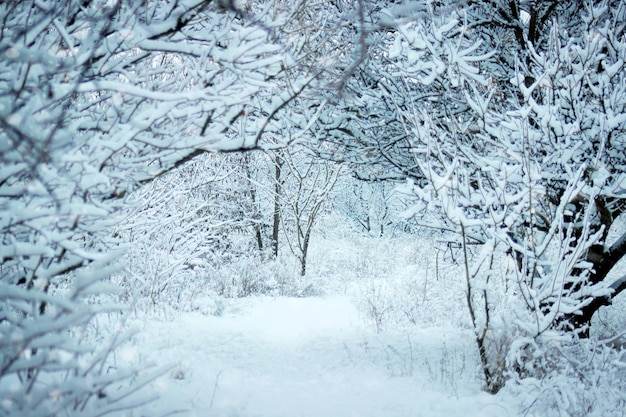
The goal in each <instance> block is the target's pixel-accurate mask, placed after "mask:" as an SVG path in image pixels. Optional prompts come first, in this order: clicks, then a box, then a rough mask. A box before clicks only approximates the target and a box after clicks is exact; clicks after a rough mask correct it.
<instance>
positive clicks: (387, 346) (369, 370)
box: [122, 295, 518, 417]
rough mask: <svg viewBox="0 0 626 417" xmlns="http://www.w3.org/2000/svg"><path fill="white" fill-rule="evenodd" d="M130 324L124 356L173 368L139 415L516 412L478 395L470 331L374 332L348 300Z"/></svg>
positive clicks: (263, 301)
mask: <svg viewBox="0 0 626 417" xmlns="http://www.w3.org/2000/svg"><path fill="white" fill-rule="evenodd" d="M134 324H136V325H137V324H138V325H139V326H140V327H141V328H142V329H141V330H142V331H141V332H140V333H139V335H138V336H137V338H136V343H135V344H134V346H132V347H129V348H127V350H126V351H125V352H122V355H125V356H126V358H127V359H128V358H133V359H134V360H137V361H142V362H146V361H152V362H155V363H156V364H158V365H159V366H165V365H167V364H171V366H172V368H171V370H170V371H168V372H167V373H166V374H164V375H163V376H161V377H160V378H158V379H157V380H156V381H155V382H154V383H153V384H152V387H151V389H152V390H154V391H156V393H157V394H158V395H159V396H160V399H159V400H158V401H156V402H153V403H151V404H149V405H147V406H145V407H143V408H142V409H140V410H136V411H135V412H136V413H137V414H136V415H142V416H158V415H173V414H176V415H178V412H180V413H181V415H189V416H193V417H195V416H219V417H222V416H223V417H235V416H240V417H253V416H255V417H261V416H263V417H281V416H284V417H298V416H301V417H306V416H310V417H351V416H358V417H369V416H371V417H393V416H398V417H400V416H402V417H411V416H415V417H418V416H420V417H428V416H432V417H435V416H441V417H444V416H445V417H453V416H459V417H460V416H463V417H473V416H476V417H490V416H493V417H506V416H515V415H518V405H517V404H516V401H515V400H514V399H512V398H510V396H507V395H506V394H499V395H496V396H492V395H489V394H486V393H484V392H482V391H481V381H480V378H479V375H480V372H479V368H478V366H477V364H478V361H477V357H476V353H475V347H474V346H473V345H472V338H471V335H470V334H469V333H468V331H466V330H462V329H459V328H453V327H450V328H442V327H440V326H439V327H431V328H429V327H419V326H414V327H413V328H411V329H408V330H407V329H404V330H402V331H397V330H396V331H393V332H391V331H385V330H383V331H377V329H376V328H374V327H373V326H372V325H371V324H370V323H369V321H368V320H365V319H364V318H363V315H362V314H361V313H360V312H359V310H358V309H357V308H356V307H355V304H354V302H353V299H352V298H351V297H349V296H347V295H334V296H333V295H328V296H322V297H309V298H288V297H252V298H246V299H238V300H232V301H231V302H230V303H229V304H228V306H227V308H226V311H224V313H223V314H222V315H221V316H213V315H203V314H201V313H198V312H190V313H182V314H177V315H176V317H175V318H169V319H167V320H155V319H150V320H136V321H135V323H134ZM378 330H380V329H378ZM168 413H171V414H168Z"/></svg>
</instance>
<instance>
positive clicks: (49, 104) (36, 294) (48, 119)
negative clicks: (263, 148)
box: [0, 0, 297, 416]
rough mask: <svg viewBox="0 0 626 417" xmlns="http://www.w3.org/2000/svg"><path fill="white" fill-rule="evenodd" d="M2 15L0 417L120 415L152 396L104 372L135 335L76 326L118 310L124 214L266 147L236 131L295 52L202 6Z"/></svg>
mask: <svg viewBox="0 0 626 417" xmlns="http://www.w3.org/2000/svg"><path fill="white" fill-rule="evenodd" d="M269 6H271V5H267V6H266V7H269ZM261 12H262V10H261ZM260 15H261V16H263V13H261V14H260ZM0 19H1V20H2V28H1V29H0V219H1V220H0V230H1V232H0V258H1V266H0V399H1V404H0V407H1V409H2V412H1V414H3V415H7V416H27V415H40V416H48V415H50V416H51V415H58V414H60V413H61V414H64V415H85V416H94V415H106V414H112V413H119V412H120V410H122V409H125V408H129V407H132V406H134V405H136V404H137V403H138V402H141V401H143V400H144V399H143V398H140V399H138V398H137V397H135V396H133V395H132V394H133V393H135V391H136V390H137V388H138V387H140V386H141V385H142V383H143V382H142V379H136V378H133V379H131V378H129V377H130V376H132V375H133V372H134V371H132V370H130V371H119V372H113V371H112V369H113V368H112V367H110V366H106V363H107V361H109V360H110V354H111V352H112V351H114V349H115V347H116V346H117V345H118V344H119V343H120V340H123V339H124V338H123V337H121V336H116V337H115V339H114V340H113V341H112V342H111V343H110V344H108V345H106V346H103V347H97V346H93V345H91V344H90V341H89V340H85V338H84V335H85V332H83V331H81V329H84V328H85V326H86V325H87V324H88V323H89V322H90V321H91V319H92V318H93V317H94V315H96V314H97V313H98V312H101V311H107V310H110V309H111V308H117V307H115V306H107V305H100V304H98V303H96V301H97V300H98V299H97V298H94V294H97V293H99V292H101V291H103V290H105V288H103V287H102V286H101V285H100V284H101V283H103V282H105V281H106V279H107V278H108V277H109V276H110V275H111V274H112V273H114V272H116V271H119V270H120V268H121V264H120V262H119V261H120V259H121V258H120V240H119V236H118V235H115V234H113V233H112V230H113V227H114V226H115V225H116V223H117V222H118V221H119V216H118V214H119V213H121V212H122V209H123V208H124V207H125V205H126V204H127V201H126V197H127V196H128V194H129V193H130V192H132V191H133V190H134V189H136V188H137V186H140V185H141V184H147V183H148V182H150V181H152V180H153V179H154V178H156V177H159V176H160V175H163V174H164V173H166V172H167V171H168V170H171V169H173V168H174V167H177V166H182V165H183V163H184V162H186V161H188V160H190V159H192V158H194V157H196V156H198V155H200V154H203V153H205V152H210V151H233V150H237V149H251V148H255V147H259V146H260V144H261V143H260V141H261V139H262V138H261V135H253V136H251V137H237V138H235V137H234V135H233V134H232V131H231V127H232V126H233V124H234V123H235V121H236V120H237V119H238V118H240V117H242V116H243V115H244V114H245V110H244V108H246V106H249V107H254V105H255V104H258V101H257V102H255V101H254V97H255V94H257V93H258V92H259V91H260V90H262V89H271V87H272V85H273V84H272V82H271V80H272V79H275V78H279V77H280V76H281V75H280V74H285V71H284V69H283V68H282V66H281V65H284V62H285V60H284V56H285V55H284V53H283V52H284V49H285V48H284V46H281V45H279V44H278V43H277V42H274V41H273V40H272V30H271V28H270V27H269V25H267V24H264V23H263V22H262V21H261V20H260V19H253V18H252V17H251V16H249V15H248V14H247V12H244V11H242V10H239V9H238V8H236V7H235V6H234V5H231V4H230V3H229V4H223V3H217V2H207V1H201V0H182V1H165V2H162V1H149V0H146V1H82V0H81V1H79V0H71V1H67V2H65V1H63V2H46V1H44V2H41V1H20V2H18V1H10V2H3V3H2V4H0ZM274 40H275V39H274ZM281 63H282V64H281ZM293 82H294V83H297V80H294V81H293ZM282 99H288V97H287V96H285V97H282ZM264 105H265V106H266V107H265V108H266V109H267V108H269V105H275V106H276V107H279V106H281V102H276V103H270V104H269V105H268V104H267V103H264ZM274 110H275V109H274ZM270 116H271V117H273V116H274V112H273V111H272V110H271V109H270ZM260 129H261V128H259V130H260ZM131 380H135V381H136V384H135V385H134V386H130V385H129V384H130V382H131Z"/></svg>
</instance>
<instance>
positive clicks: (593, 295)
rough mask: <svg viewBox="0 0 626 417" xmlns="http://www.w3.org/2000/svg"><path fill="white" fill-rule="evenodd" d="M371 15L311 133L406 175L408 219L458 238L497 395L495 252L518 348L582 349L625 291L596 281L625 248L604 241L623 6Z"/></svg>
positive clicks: (618, 208) (466, 7) (619, 150)
mask: <svg viewBox="0 0 626 417" xmlns="http://www.w3.org/2000/svg"><path fill="white" fill-rule="evenodd" d="M379 16H380V18H379V20H378V25H377V26H376V27H375V28H374V29H372V30H371V32H370V34H369V39H370V44H371V45H373V46H372V47H371V54H370V58H369V60H368V61H367V62H366V63H364V65H363V66H361V67H360V68H359V70H358V71H356V72H355V76H354V77H353V79H351V81H350V82H349V83H347V84H346V91H345V94H344V100H343V101H342V102H341V103H340V107H339V108H335V109H333V111H334V112H335V113H332V112H329V113H328V114H326V115H323V116H322V117H320V119H319V120H320V123H319V128H320V129H321V130H322V131H324V132H326V135H327V137H326V139H327V141H328V142H329V143H331V144H334V145H339V149H341V150H342V151H343V154H341V158H342V159H343V160H347V161H349V162H351V163H352V164H354V165H357V166H364V167H366V168H370V171H369V173H370V175H372V176H375V177H378V178H398V177H405V178H409V179H410V181H411V182H410V186H409V187H408V188H409V189H410V193H413V194H414V195H415V196H416V197H417V198H418V200H419V202H420V203H419V204H418V205H416V207H415V210H414V214H415V216H416V217H417V218H419V219H420V220H421V221H422V222H424V223H428V224H430V225H432V226H435V227H437V228H442V229H445V230H448V231H450V232H452V233H454V234H456V235H457V236H458V240H459V243H461V245H462V247H463V250H464V252H465V254H466V258H465V260H466V278H467V282H468V288H467V296H468V297H467V301H468V306H469V307H470V313H471V319H472V323H473V325H474V329H475V332H476V337H477V342H478V344H479V350H480V353H481V358H482V359H483V365H484V369H485V378H486V383H487V386H488V388H489V389H490V390H497V388H498V387H499V386H500V384H501V381H498V378H497V370H496V369H492V367H491V366H490V364H489V363H488V362H489V359H488V358H487V357H486V355H487V352H486V349H487V346H486V344H487V343H488V337H489V334H488V330H489V328H490V320H492V319H493V317H492V313H493V311H492V306H493V305H494V304H493V302H494V299H493V297H494V296H495V294H494V291H491V290H490V288H492V287H493V282H494V280H495V279H497V278H498V276H499V275H500V273H499V272H498V271H499V270H498V268H497V267H495V266H496V264H497V262H496V261H497V256H498V255H497V254H498V253H504V254H508V256H510V257H511V259H512V260H513V264H514V265H515V268H514V269H513V271H514V273H513V274H512V275H511V276H507V277H506V279H511V280H513V282H516V287H517V291H518V292H517V295H518V296H519V299H520V300H521V302H522V304H524V305H525V306H526V311H527V312H528V317H526V318H525V319H523V320H522V319H520V320H517V323H518V325H519V326H520V327H521V328H522V330H521V331H522V332H523V333H524V334H526V335H529V337H531V338H533V337H539V336H540V335H542V334H544V333H546V332H549V331H551V330H552V329H560V330H565V331H569V330H575V332H576V333H578V334H579V335H582V336H586V335H587V334H588V330H589V322H590V319H591V317H592V316H593V314H594V313H595V312H596V311H597V310H598V308H599V307H600V306H602V305H605V304H608V303H610V301H611V299H612V298H613V297H615V296H617V295H618V294H619V293H620V292H622V291H623V290H624V289H626V277H622V278H607V277H608V274H609V272H610V271H611V270H613V269H614V267H615V266H616V264H617V262H618V261H619V260H620V259H622V258H623V257H624V255H626V235H623V234H622V235H620V236H619V237H617V238H614V240H611V241H610V240H609V236H610V233H611V232H612V231H613V230H612V226H613V225H614V224H615V220H616V219H617V218H618V217H619V216H620V215H622V214H623V211H624V209H625V208H626V205H625V204H624V202H625V201H626V200H625V199H626V194H625V193H626V187H625V186H624V181H625V177H624V164H625V163H626V159H625V155H626V153H625V152H624V151H625V149H624V133H625V129H626V116H625V114H626V90H625V85H626V84H625V82H626V81H625V74H626V71H624V69H625V68H624V57H625V55H624V54H625V53H626V44H625V41H624V40H625V34H626V31H625V29H626V27H625V24H624V22H625V21H626V5H625V3H624V2H623V1H588V2H587V1H575V2H551V1H546V2H525V1H510V2H509V1H489V2H473V1H458V2H456V1H453V2H429V3H426V4H425V5H421V4H417V3H416V4H415V5H413V6H411V7H403V8H394V7H390V8H388V9H387V10H383V11H382V12H381V14H380V15H379ZM389 22H395V24H390V23H389ZM331 156H332V155H331ZM372 166H374V167H379V168H378V170H377V171H374V172H373V173H372V171H371V167H372ZM471 253H474V256H470V255H471ZM494 254H495V255H494ZM515 314H522V313H519V312H516V313H515ZM517 318H518V319H519V318H520V317H517ZM522 323H524V324H522Z"/></svg>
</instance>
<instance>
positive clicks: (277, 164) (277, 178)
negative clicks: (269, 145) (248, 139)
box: [272, 150, 283, 258]
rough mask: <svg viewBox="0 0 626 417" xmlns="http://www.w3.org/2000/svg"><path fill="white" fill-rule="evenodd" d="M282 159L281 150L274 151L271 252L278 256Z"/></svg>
mask: <svg viewBox="0 0 626 417" xmlns="http://www.w3.org/2000/svg"><path fill="white" fill-rule="evenodd" d="M282 165H283V160H282V157H281V151H280V150H278V151H276V158H275V160H274V168H275V171H274V220H273V224H272V253H273V254H274V257H275V258H276V257H277V256H278V232H279V231H280V194H281V193H282V186H281V176H282Z"/></svg>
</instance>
